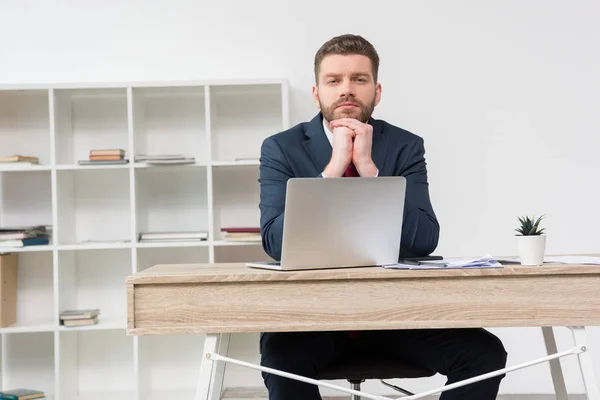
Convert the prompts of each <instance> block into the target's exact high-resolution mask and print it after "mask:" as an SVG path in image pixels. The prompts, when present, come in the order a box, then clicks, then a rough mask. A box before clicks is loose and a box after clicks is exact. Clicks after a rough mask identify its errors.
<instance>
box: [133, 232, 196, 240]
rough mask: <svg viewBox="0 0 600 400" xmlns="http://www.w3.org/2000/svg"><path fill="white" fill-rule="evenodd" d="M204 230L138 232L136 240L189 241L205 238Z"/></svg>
mask: <svg viewBox="0 0 600 400" xmlns="http://www.w3.org/2000/svg"><path fill="white" fill-rule="evenodd" d="M207 239H208V232H206V231H159V232H140V234H139V235H138V240H139V241H140V242H168V241H191V240H200V241H202V240H207Z"/></svg>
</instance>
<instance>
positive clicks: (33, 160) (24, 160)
mask: <svg viewBox="0 0 600 400" xmlns="http://www.w3.org/2000/svg"><path fill="white" fill-rule="evenodd" d="M0 163H2V164H11V165H23V164H28V165H31V164H39V163H40V159H39V158H38V157H34V156H21V155H12V156H7V157H1V158H0Z"/></svg>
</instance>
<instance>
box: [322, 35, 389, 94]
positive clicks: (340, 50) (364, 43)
mask: <svg viewBox="0 0 600 400" xmlns="http://www.w3.org/2000/svg"><path fill="white" fill-rule="evenodd" d="M331 54H339V55H344V56H345V55H350V54H358V55H362V56H366V57H369V59H370V60H371V68H372V73H373V80H374V81H375V83H377V74H378V71H379V56H378V55H377V51H376V50H375V47H373V45H372V44H371V43H370V42H369V41H368V40H366V39H365V38H363V37H362V36H359V35H352V34H346V35H341V36H336V37H334V38H332V39H330V40H328V41H327V42H325V43H324V44H323V45H322V46H321V48H320V49H319V50H318V51H317V54H315V82H316V83H319V69H320V67H321V61H323V59H324V58H325V57H326V56H328V55H331Z"/></svg>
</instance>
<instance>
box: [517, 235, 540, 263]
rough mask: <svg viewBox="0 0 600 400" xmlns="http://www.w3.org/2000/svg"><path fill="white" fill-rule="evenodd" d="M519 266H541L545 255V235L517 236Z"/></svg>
mask: <svg viewBox="0 0 600 400" xmlns="http://www.w3.org/2000/svg"><path fill="white" fill-rule="evenodd" d="M517 248H518V250H519V258H520V259H521V265H542V264H543V263H544V254H545V253H546V235H531V236H517Z"/></svg>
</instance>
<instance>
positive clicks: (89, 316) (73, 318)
mask: <svg viewBox="0 0 600 400" xmlns="http://www.w3.org/2000/svg"><path fill="white" fill-rule="evenodd" d="M99 315H100V309H98V308H90V309H73V310H65V311H63V312H62V313H60V316H59V318H60V323H61V324H62V325H63V326H86V325H95V324H97V323H98V316H99Z"/></svg>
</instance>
